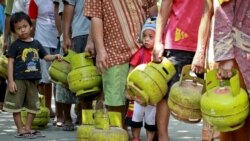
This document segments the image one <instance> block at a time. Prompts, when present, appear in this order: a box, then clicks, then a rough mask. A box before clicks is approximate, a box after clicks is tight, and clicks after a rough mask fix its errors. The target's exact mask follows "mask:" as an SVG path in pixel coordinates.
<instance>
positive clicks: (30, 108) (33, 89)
mask: <svg viewBox="0 0 250 141" xmlns="http://www.w3.org/2000/svg"><path fill="white" fill-rule="evenodd" d="M15 83H16V86H17V92H16V93H11V92H10V91H9V88H7V91H6V95H5V99H4V106H3V109H4V110H6V111H8V112H21V111H22V110H26V111H27V112H30V113H34V114H36V112H38V110H39V107H40V103H39V98H38V90H37V84H38V81H36V80H15Z"/></svg>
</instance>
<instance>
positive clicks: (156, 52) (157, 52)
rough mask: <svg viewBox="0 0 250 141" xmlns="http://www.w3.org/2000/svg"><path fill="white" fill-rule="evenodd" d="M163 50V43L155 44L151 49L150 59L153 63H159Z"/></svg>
mask: <svg viewBox="0 0 250 141" xmlns="http://www.w3.org/2000/svg"><path fill="white" fill-rule="evenodd" d="M163 52H164V46H163V44H162V43H157V44H155V46H154V49H153V53H152V55H153V58H152V61H153V62H155V63H160V62H161V61H162V59H163V57H162V55H163Z"/></svg>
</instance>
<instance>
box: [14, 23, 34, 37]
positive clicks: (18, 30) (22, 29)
mask: <svg viewBox="0 0 250 141" xmlns="http://www.w3.org/2000/svg"><path fill="white" fill-rule="evenodd" d="M31 30H32V27H31V26H30V25H29V23H28V22H27V21H26V20H21V21H19V22H17V23H15V34H16V35H17V36H18V38H19V39H27V38H29V37H30V33H31Z"/></svg>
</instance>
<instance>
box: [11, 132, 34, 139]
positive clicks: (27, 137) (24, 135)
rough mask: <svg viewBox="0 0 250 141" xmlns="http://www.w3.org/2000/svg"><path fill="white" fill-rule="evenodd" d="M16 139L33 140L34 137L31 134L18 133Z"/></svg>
mask: <svg viewBox="0 0 250 141" xmlns="http://www.w3.org/2000/svg"><path fill="white" fill-rule="evenodd" d="M15 137H16V138H25V139H35V138H36V135H34V134H31V133H18V134H16V135H15Z"/></svg>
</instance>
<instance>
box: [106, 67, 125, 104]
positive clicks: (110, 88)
mask: <svg viewBox="0 0 250 141" xmlns="http://www.w3.org/2000/svg"><path fill="white" fill-rule="evenodd" d="M128 71H129V64H128V63H126V64H122V65H116V66H113V67H111V68H109V69H108V70H106V71H105V72H104V73H103V74H102V83H103V92H104V99H105V104H106V105H108V106H122V105H125V102H126V98H125V88H126V83H127V76H128Z"/></svg>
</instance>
